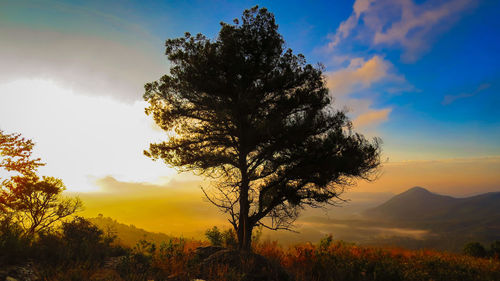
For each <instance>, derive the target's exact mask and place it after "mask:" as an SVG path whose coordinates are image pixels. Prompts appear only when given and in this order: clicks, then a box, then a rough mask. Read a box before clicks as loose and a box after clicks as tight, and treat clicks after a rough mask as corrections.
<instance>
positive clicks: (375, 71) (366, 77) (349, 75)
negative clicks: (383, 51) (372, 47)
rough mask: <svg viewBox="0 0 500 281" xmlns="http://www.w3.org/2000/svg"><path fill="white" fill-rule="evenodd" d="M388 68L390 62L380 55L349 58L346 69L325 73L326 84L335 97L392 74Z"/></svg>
mask: <svg viewBox="0 0 500 281" xmlns="http://www.w3.org/2000/svg"><path fill="white" fill-rule="evenodd" d="M390 68H391V64H390V62H388V61H386V60H384V59H383V58H382V57H380V56H374V57H372V58H371V59H369V60H368V61H364V60H363V59H361V58H355V59H351V61H350V64H349V66H348V67H347V68H346V69H342V70H339V71H335V72H331V73H329V74H327V86H328V88H329V89H330V91H331V92H332V94H333V95H335V96H336V97H338V96H343V95H347V94H351V93H352V92H353V91H356V90H362V89H366V88H368V87H370V86H371V85H372V84H374V83H376V82H379V81H381V80H382V79H384V78H388V77H390V76H393V75H392V74H389V69H390Z"/></svg>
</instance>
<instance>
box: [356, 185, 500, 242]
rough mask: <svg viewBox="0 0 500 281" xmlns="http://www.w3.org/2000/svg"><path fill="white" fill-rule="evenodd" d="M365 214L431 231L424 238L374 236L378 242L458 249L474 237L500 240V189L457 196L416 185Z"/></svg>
mask: <svg viewBox="0 0 500 281" xmlns="http://www.w3.org/2000/svg"><path fill="white" fill-rule="evenodd" d="M363 215H364V217H365V219H366V220H367V221H371V222H372V223H375V224H380V225H385V226H386V227H387V226H388V225H391V226H392V227H394V228H401V229H420V230H424V231H427V232H428V235H427V236H426V237H425V238H423V239H408V238H401V237H399V238H398V237H387V238H385V239H379V238H374V241H375V240H376V241H375V243H376V244H393V245H400V246H405V247H412V248H435V249H440V250H451V251H457V252H458V251H461V249H462V248H463V245H465V244H466V243H467V242H470V241H479V242H482V243H485V244H486V245H488V244H489V243H491V242H492V241H495V240H500V192H490V193H485V194H480V195H476V196H471V197H466V198H455V197H451V196H446V195H440V194H436V193H433V192H430V191H428V190H427V189H425V188H422V187H413V188H411V189H409V190H407V191H405V192H403V193H401V194H398V195H396V196H394V197H392V198H391V199H389V200H388V201H386V202H385V203H383V204H381V205H379V206H377V207H375V208H371V209H368V210H366V211H364V212H363ZM384 240H385V241H384Z"/></svg>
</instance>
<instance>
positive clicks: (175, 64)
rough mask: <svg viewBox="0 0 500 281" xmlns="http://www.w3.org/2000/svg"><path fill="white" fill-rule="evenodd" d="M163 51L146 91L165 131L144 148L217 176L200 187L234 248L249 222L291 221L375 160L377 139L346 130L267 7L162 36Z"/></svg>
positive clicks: (282, 224) (364, 173) (366, 174)
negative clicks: (201, 29) (200, 29)
mask: <svg viewBox="0 0 500 281" xmlns="http://www.w3.org/2000/svg"><path fill="white" fill-rule="evenodd" d="M166 55H167V57H168V59H169V60H170V62H171V63H172V67H171V69H170V73H169V74H167V75H164V76H163V77H162V78H161V79H160V80H159V81H155V82H152V83H148V84H146V85H145V94H144V98H145V100H146V101H148V102H149V107H148V108H147V109H146V113H147V114H149V115H152V116H153V118H154V120H155V122H156V123H157V124H158V125H159V126H160V127H161V128H162V129H163V130H165V131H167V132H169V135H170V138H169V139H168V141H165V142H162V143H154V144H151V145H150V148H149V150H147V151H145V154H146V155H147V156H149V157H151V158H153V159H162V160H163V161H164V162H165V163H166V164H167V165H169V166H172V167H176V168H178V169H179V170H180V171H194V172H197V173H199V174H202V175H205V176H208V177H211V178H213V179H214V186H213V188H212V189H206V188H205V189H204V190H203V191H204V193H205V194H206V195H207V197H208V199H209V200H210V201H211V202H212V203H213V204H215V205H216V206H218V207H219V208H220V209H221V210H222V211H224V212H226V213H228V214H229V221H230V222H231V224H232V225H233V227H234V229H235V230H236V232H237V235H238V241H239V248H240V249H243V250H249V249H250V243H251V233H252V229H253V227H254V226H256V225H264V226H266V227H269V228H272V229H282V228H285V229H287V228H288V227H289V226H290V224H291V223H292V222H293V221H294V220H295V218H296V217H297V215H298V211H299V210H300V209H301V208H302V207H304V206H306V205H312V206H318V205H321V204H323V203H332V202H334V201H332V200H333V199H335V198H338V196H339V194H340V192H341V191H342V188H343V187H344V186H346V185H349V184H351V183H353V182H354V181H355V180H356V179H370V178H371V176H372V175H373V172H374V171H375V168H377V167H378V166H379V164H380V160H379V155H380V146H379V141H378V139H375V140H373V141H368V140H366V139H365V138H364V137H363V136H362V135H360V134H358V133H354V132H353V131H352V130H351V122H350V121H349V119H348V117H347V116H346V114H345V112H342V111H336V110H335V109H334V108H333V107H332V100H331V97H330V96H329V93H328V89H327V88H326V83H325V79H324V76H323V74H322V69H321V67H320V66H318V67H313V66H312V65H310V64H307V63H306V60H305V58H304V56H303V55H301V54H299V55H294V54H293V52H292V50H291V49H285V42H284V40H283V38H282V36H281V35H280V34H279V33H278V25H277V24H276V23H275V19H274V15H273V14H272V13H270V12H269V11H267V10H266V9H265V8H261V9H259V8H258V7H254V8H252V9H250V10H245V11H244V12H243V16H242V18H241V22H240V21H239V20H235V21H234V24H227V23H221V30H220V32H219V35H218V37H217V38H216V39H214V40H210V39H208V38H206V37H205V36H203V35H201V34H198V35H196V36H192V35H191V34H189V33H186V34H185V36H184V37H181V38H176V39H168V40H167V41H166ZM264 218H267V219H264Z"/></svg>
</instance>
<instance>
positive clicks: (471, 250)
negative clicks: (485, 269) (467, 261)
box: [463, 242, 487, 258]
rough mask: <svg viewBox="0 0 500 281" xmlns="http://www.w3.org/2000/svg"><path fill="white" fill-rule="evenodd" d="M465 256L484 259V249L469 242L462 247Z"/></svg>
mask: <svg viewBox="0 0 500 281" xmlns="http://www.w3.org/2000/svg"><path fill="white" fill-rule="evenodd" d="M463 252H464V254H465V255H468V256H472V257H477V258H484V257H486V254H487V253H486V249H485V248H484V246H483V245H482V244H481V243H479V242H470V243H468V244H466V245H465V246H464V250H463Z"/></svg>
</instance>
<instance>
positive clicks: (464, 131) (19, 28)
mask: <svg viewBox="0 0 500 281" xmlns="http://www.w3.org/2000/svg"><path fill="white" fill-rule="evenodd" d="M330 2H331V3H330ZM392 2H397V4H394V3H392ZM391 3H392V4H394V5H392V4H391ZM256 4H259V5H260V6H265V7H267V8H268V9H269V10H270V11H271V12H273V13H274V14H275V16H276V21H277V23H278V24H279V30H280V32H281V33H282V34H283V37H284V40H285V41H286V42H287V47H290V48H292V49H293V50H294V52H295V53H302V54H304V55H305V57H306V59H307V61H308V62H309V63H311V64H316V63H322V64H323V65H324V66H325V71H324V75H325V81H326V84H327V86H328V87H329V90H330V95H331V97H332V100H334V107H335V108H337V109H344V110H347V111H348V115H349V117H350V118H351V120H352V124H353V129H354V130H355V131H358V132H361V133H363V134H364V135H365V136H367V137H370V138H371V137H380V138H381V139H382V141H383V146H382V151H383V152H382V167H381V169H380V171H379V176H378V178H377V180H375V181H373V182H366V181H359V182H358V184H357V185H356V186H353V187H350V188H349V189H348V190H347V192H346V193H345V194H344V196H345V197H346V198H355V197H357V196H359V194H360V193H367V194H369V193H381V194H382V193H384V194H385V193H387V194H397V193H400V192H403V191H405V190H407V189H408V188H410V187H413V186H422V187H425V188H427V189H429V190H431V191H432V192H436V193H441V194H446V195H452V196H456V197H463V196H470V195H476V194H479V193H486V192H496V191H500V141H499V140H500V111H499V110H498V108H499V107H500V95H499V91H500V68H499V65H500V52H499V50H500V39H499V37H498V30H500V21H499V20H498V11H499V10H500V4H499V3H497V2H495V1H473V0H470V1H469V0H448V1H433V0H428V1H412V0H408V1H363V0H357V1H320V2H314V3H307V4H305V3H303V1H291V2H289V1H263V2H259V3H257V2H255V1H237V2H232V1H228V2H225V1H222V2H218V1H215V2H214V1H201V2H196V3H190V4H188V3H184V2H182V1H173V2H172V1H78V2H74V1H55V0H54V1H52V0H40V1H9V0H7V1H2V3H0V129H1V130H4V131H5V132H8V133H14V132H16V133H21V134H22V135H23V136H24V137H26V138H29V139H32V140H33V141H34V142H35V143H36V146H35V153H36V155H37V156H39V157H41V158H42V160H43V162H45V163H47V165H46V166H44V167H42V168H40V173H41V174H43V175H50V176H54V177H58V178H61V179H62V180H63V182H64V183H65V185H66V187H67V192H66V193H65V194H69V195H79V196H80V197H81V198H82V199H83V201H84V205H85V210H84V211H83V213H82V214H84V215H86V216H97V215H98V214H104V215H106V216H111V217H113V218H114V219H117V220H119V221H124V222H126V223H131V224H134V225H136V226H139V227H143V228H145V229H148V230H152V231H163V232H165V233H175V234H178V235H181V234H186V235H193V236H195V235H199V236H202V234H203V231H204V229H206V228H208V227H210V226H212V225H222V226H223V225H226V224H227V220H226V218H225V217H224V216H223V215H221V214H220V213H219V212H218V211H217V210H216V209H215V208H214V207H213V206H211V205H210V204H209V203H208V202H207V201H206V200H203V195H202V192H201V191H200V186H206V185H208V182H207V181H203V179H202V177H199V176H197V175H193V174H190V173H184V174H179V173H178V172H177V171H176V170H175V169H174V168H173V167H167V166H166V165H165V164H164V163H163V162H162V161H160V160H159V161H152V160H151V159H150V158H147V157H146V156H144V154H143V151H144V150H146V149H148V148H149V144H150V143H155V142H160V141H162V140H166V139H167V138H168V135H167V133H165V132H163V131H162V130H161V129H160V128H158V127H157V125H155V124H154V121H153V120H152V118H151V116H147V115H146V114H145V113H144V109H145V107H147V106H148V104H147V103H146V102H145V101H144V100H143V98H142V95H143V94H144V88H143V86H144V84H145V83H148V82H152V81H155V80H157V79H159V78H160V77H161V76H162V75H163V74H165V73H168V71H169V66H170V64H169V62H168V60H167V58H166V57H165V56H164V55H163V53H164V50H163V45H164V44H163V42H164V40H165V39H167V38H175V37H179V36H182V35H183V34H184V32H190V33H191V34H197V33H204V34H206V35H207V36H208V37H209V38H215V37H216V36H217V32H218V30H219V28H220V26H219V24H218V23H219V22H220V21H224V22H231V21H232V19H233V18H236V17H239V16H240V15H241V11H243V10H244V9H245V8H249V7H251V6H254V5H256ZM389 8H390V9H389ZM389 10H390V11H389ZM351 195H352V196H351ZM384 198H385V197H384ZM374 200H375V199H374ZM374 202H375V201H374ZM377 202H378V201H377ZM327 212H328V213H335V209H329V210H328V211H327ZM167 222H168V223H167ZM416 231H417V233H419V234H420V232H418V231H420V230H416Z"/></svg>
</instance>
